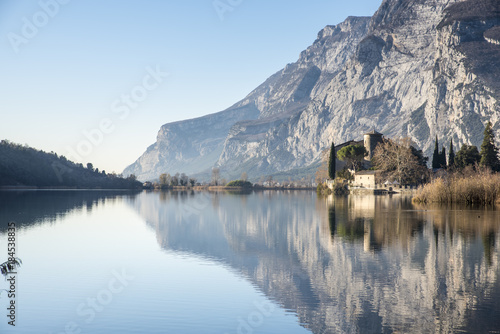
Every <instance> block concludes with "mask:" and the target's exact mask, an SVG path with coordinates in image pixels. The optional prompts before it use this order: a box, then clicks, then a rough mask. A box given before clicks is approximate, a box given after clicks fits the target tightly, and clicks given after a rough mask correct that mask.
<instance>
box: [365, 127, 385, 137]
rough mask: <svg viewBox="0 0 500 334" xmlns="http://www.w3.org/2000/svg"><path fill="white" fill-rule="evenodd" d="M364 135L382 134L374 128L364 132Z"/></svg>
mask: <svg viewBox="0 0 500 334" xmlns="http://www.w3.org/2000/svg"><path fill="white" fill-rule="evenodd" d="M366 135H368V136H382V134H381V133H380V132H377V131H375V129H373V130H372V131H370V132H367V133H365V136H366Z"/></svg>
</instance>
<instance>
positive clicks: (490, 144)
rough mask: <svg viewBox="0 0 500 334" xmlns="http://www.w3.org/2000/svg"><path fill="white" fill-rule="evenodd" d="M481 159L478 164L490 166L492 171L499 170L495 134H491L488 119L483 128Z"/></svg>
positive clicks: (499, 163)
mask: <svg viewBox="0 0 500 334" xmlns="http://www.w3.org/2000/svg"><path fill="white" fill-rule="evenodd" d="M480 155H481V160H480V161H479V165H481V166H483V167H490V168H491V169H492V170H494V171H498V170H500V161H499V159H498V148H497V147H496V146H495V135H494V134H493V129H492V124H491V122H489V121H488V123H487V124H486V128H485V129H484V139H483V143H482V144H481V153H480Z"/></svg>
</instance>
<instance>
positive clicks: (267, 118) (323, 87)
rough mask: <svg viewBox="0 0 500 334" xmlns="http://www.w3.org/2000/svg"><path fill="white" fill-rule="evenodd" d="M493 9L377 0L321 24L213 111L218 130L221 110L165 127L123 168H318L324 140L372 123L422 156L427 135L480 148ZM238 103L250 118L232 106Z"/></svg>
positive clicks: (498, 93)
mask: <svg viewBox="0 0 500 334" xmlns="http://www.w3.org/2000/svg"><path fill="white" fill-rule="evenodd" d="M499 6H500V1H496V0H467V1H456V0H384V1H383V3H382V4H381V6H380V8H379V10H378V11H377V12H376V13H375V14H374V16H373V17H371V18H366V17H359V18H358V17H349V18H347V19H346V20H345V21H344V22H342V23H340V24H338V25H336V26H327V27H325V28H324V29H323V30H322V31H320V33H319V34H318V37H317V39H316V41H314V43H313V44H312V45H311V46H310V47H309V48H307V50H305V51H303V52H302V53H301V54H300V57H299V59H298V60H297V62H295V63H293V64H288V65H286V66H285V68H284V69H283V70H282V71H279V72H278V73H276V74H274V75H273V76H271V77H270V78H269V79H268V80H266V81H265V82H264V83H263V84H262V85H260V86H259V87H257V88H256V89H255V90H254V91H252V92H251V93H250V94H249V95H248V96H247V97H246V98H245V99H243V100H242V101H240V102H238V103H237V104H236V105H235V106H233V107H231V108H230V109H228V110H226V111H224V112H222V113H226V112H228V111H233V114H232V117H231V119H230V120H229V121H227V122H224V127H223V128H222V127H218V128H217V130H214V131H212V130H211V126H210V124H212V123H216V122H213V121H211V120H213V119H215V117H216V115H218V114H214V115H208V116H205V117H204V118H198V119H194V120H188V121H183V122H177V123H175V124H166V125H164V126H163V127H162V128H161V129H160V132H159V134H158V138H157V142H156V143H155V144H154V145H153V146H151V147H150V148H149V149H148V151H147V152H146V153H145V154H144V155H143V156H142V157H140V158H139V159H138V160H137V161H136V162H135V163H134V164H132V165H131V166H129V167H127V168H126V169H125V171H124V174H125V175H127V174H130V173H134V174H136V175H137V176H138V177H139V178H140V179H151V178H155V177H157V175H159V173H160V172H169V173H175V172H183V171H186V172H189V173H190V174H194V173H199V175H205V176H208V175H209V171H210V169H211V167H213V166H217V167H220V169H221V174H222V175H223V176H224V177H227V178H235V177H238V176H239V175H240V174H241V173H242V172H247V174H248V175H249V177H251V178H253V179H255V178H258V177H259V176H261V175H278V174H283V173H285V174H286V175H294V172H295V171H297V170H302V171H303V170H307V169H311V168H310V167H312V166H315V165H317V163H318V161H319V159H320V157H321V152H322V151H323V150H324V149H326V148H328V147H329V145H330V144H331V142H332V140H333V141H335V143H342V142H346V141H348V140H358V139H360V138H361V136H362V134H363V133H365V132H368V131H370V130H373V129H376V130H377V131H379V132H381V133H383V134H384V135H385V136H387V137H401V136H409V137H411V138H412V139H413V140H414V142H415V143H417V145H418V146H420V148H421V149H423V150H424V152H425V154H426V155H428V156H429V155H430V154H431V152H432V149H433V143H434V138H435V136H438V138H439V141H440V142H441V143H444V144H445V145H448V143H449V141H450V139H453V142H454V143H455V145H457V146H456V148H457V149H458V148H459V147H460V146H461V145H462V144H470V145H476V146H477V145H480V143H481V140H482V132H483V130H484V125H485V123H486V122H487V121H488V120H490V121H492V123H493V128H494V130H495V131H498V130H500V122H499V120H500V107H499V105H498V99H499V97H500V80H498V78H499V77H500V76H499V75H500V73H499V71H500V66H499V65H500V63H499V62H500V42H499V40H500V38H499V33H498V31H499V30H498V29H499V26H500V9H499ZM244 106H245V108H246V109H243V110H244V111H245V112H247V110H248V109H251V110H252V112H251V117H249V116H248V115H245V112H240V111H238V110H237V109H235V107H238V108H242V107H244ZM231 122H232V124H230V123H231ZM189 124H196V126H197V127H204V126H205V127H204V131H203V134H200V135H198V136H196V137H195V138H192V137H191V136H190V135H189V133H187V132H185V131H184V130H183V129H182V127H183V126H185V125H189ZM206 125H208V126H206ZM191 126H192V125H191ZM224 132H225V134H224ZM165 133H167V134H168V136H165ZM215 142H216V143H217V144H216V149H211V147H212V146H211V143H215ZM193 147H196V149H193ZM186 157H189V158H188V159H187V158H186ZM197 159H198V160H201V159H202V161H203V163H202V164H198V163H193V162H196V161H197Z"/></svg>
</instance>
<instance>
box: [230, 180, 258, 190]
mask: <svg viewBox="0 0 500 334" xmlns="http://www.w3.org/2000/svg"><path fill="white" fill-rule="evenodd" d="M226 187H242V188H252V187H253V185H252V183H250V182H248V181H243V180H235V181H231V182H229V183H228V184H226Z"/></svg>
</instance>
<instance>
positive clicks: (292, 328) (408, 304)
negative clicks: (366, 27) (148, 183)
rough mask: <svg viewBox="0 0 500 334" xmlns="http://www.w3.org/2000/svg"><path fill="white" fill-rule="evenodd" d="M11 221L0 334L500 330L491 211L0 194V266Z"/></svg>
mask: <svg viewBox="0 0 500 334" xmlns="http://www.w3.org/2000/svg"><path fill="white" fill-rule="evenodd" d="M9 222H15V223H16V226H17V254H18V256H19V257H20V258H21V259H22V261H23V266H22V267H21V268H20V269H19V272H18V275H17V287H16V290H17V294H16V299H15V301H16V327H12V326H9V325H8V324H7V321H8V318H7V317H6V315H7V310H6V308H7V307H8V305H9V302H10V299H9V298H8V297H7V294H6V293H5V292H4V293H2V294H1V295H0V333H57V334H59V333H107V334H109V333H197V334H199V333H222V334H224V333H228V334H229V333H393V332H398V333H434V332H440V333H457V332H463V333H488V332H492V333H498V332H500V282H499V275H500V242H499V241H498V238H499V237H500V234H499V228H500V212H499V211H496V210H494V209H491V208H490V209H488V210H484V209H473V208H464V207H429V206H426V207H424V206H414V205H412V204H411V201H410V200H409V199H408V198H402V197H399V196H394V197H389V196H378V197H375V196H363V197H356V196H350V197H333V196H332V197H317V196H316V194H315V193H312V192H281V193H280V192H259V193H251V194H228V193H199V192H197V193H188V192H164V193H156V192H149V193H148V192H143V193H139V194H128V193H116V192H115V193H112V192H102V191H101V192H97V191H73V192H71V191H52V192H50V191H47V192H35V191H33V192H0V262H3V261H5V260H6V258H7V234H6V231H7V224H8V223H9ZM4 288H7V282H6V281H5V280H4V279H3V278H0V289H4ZM1 310H4V311H1Z"/></svg>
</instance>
